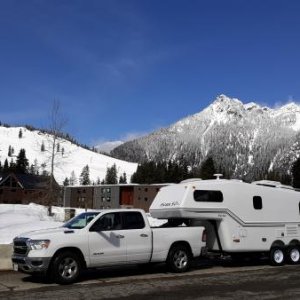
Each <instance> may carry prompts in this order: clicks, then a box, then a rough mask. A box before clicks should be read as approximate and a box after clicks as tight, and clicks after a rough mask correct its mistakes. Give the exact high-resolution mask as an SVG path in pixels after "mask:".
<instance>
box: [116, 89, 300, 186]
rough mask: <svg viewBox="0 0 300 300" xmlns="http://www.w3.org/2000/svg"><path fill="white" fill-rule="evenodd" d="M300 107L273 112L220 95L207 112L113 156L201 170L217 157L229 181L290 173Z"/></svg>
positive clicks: (299, 145)
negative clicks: (168, 163) (174, 162)
mask: <svg viewBox="0 0 300 300" xmlns="http://www.w3.org/2000/svg"><path fill="white" fill-rule="evenodd" d="M299 130H300V106H299V105H297V104H295V103H289V104H287V105H284V106H282V107H279V108H276V109H271V108H268V107H262V106H260V105H258V104H256V103H254V102H252V103H248V104H243V103H242V101H240V100H238V99H234V98H229V97H227V96H225V95H220V96H218V97H217V98H216V99H215V100H214V101H213V103H212V104H211V105H209V106H208V107H207V108H205V109H204V110H202V111H201V112H199V113H197V114H195V115H192V116H189V117H186V118H184V119H182V120H180V121H178V122H176V123H175V124H173V125H171V126H169V127H167V128H162V129H160V130H158V131H155V132H153V133H151V134H150V135H148V136H145V137H142V138H139V139H136V140H133V141H130V142H127V143H124V144H123V145H121V146H119V147H117V148H115V149H114V150H113V151H112V152H111V154H112V155H113V156H114V157H118V158H120V159H124V160H129V161H136V162H142V161H147V160H153V161H167V160H172V161H182V160H184V161H185V162H186V163H187V164H188V165H190V166H199V165H200V164H201V162H202V161H203V160H204V159H206V158H207V157H208V156H212V157H213V159H214V161H215V164H216V166H217V168H218V169H219V170H220V171H222V172H224V173H226V174H227V176H229V177H235V178H242V179H246V180H254V179H259V178H262V177H264V176H265V175H266V174H267V173H268V172H272V171H273V172H276V173H279V174H281V175H284V174H286V173H287V172H289V168H290V165H291V163H292V162H293V161H294V160H295V158H296V157H297V156H298V155H299V154H300V139H299V137H300V136H299Z"/></svg>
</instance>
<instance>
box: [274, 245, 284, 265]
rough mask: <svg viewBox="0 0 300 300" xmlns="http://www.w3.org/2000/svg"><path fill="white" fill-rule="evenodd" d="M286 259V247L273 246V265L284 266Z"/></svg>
mask: <svg viewBox="0 0 300 300" xmlns="http://www.w3.org/2000/svg"><path fill="white" fill-rule="evenodd" d="M285 259H286V255H285V252H284V249H283V248H282V247H272V248H271V251H270V261H271V264H272V265H273V266H282V265H283V264H284V261H285Z"/></svg>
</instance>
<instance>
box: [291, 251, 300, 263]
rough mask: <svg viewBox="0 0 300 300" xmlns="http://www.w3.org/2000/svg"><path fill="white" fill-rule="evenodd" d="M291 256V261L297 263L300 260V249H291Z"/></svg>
mask: <svg viewBox="0 0 300 300" xmlns="http://www.w3.org/2000/svg"><path fill="white" fill-rule="evenodd" d="M290 258H291V261H292V262H294V263H296V262H298V261H299V259H300V253H299V250H298V249H296V248H293V249H292V250H291V251H290Z"/></svg>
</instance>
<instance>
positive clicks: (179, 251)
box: [167, 245, 191, 273]
mask: <svg viewBox="0 0 300 300" xmlns="http://www.w3.org/2000/svg"><path fill="white" fill-rule="evenodd" d="M167 265H168V267H169V268H170V269H171V270H172V271H173V272H176V273H181V272H185V271H187V270H188V269H189V267H190V265H191V253H190V250H189V249H188V248H187V247H186V246H184V245H175V246H173V247H172V248H171V250H170V252H169V255H168V258H167Z"/></svg>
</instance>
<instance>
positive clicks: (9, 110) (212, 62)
mask: <svg viewBox="0 0 300 300" xmlns="http://www.w3.org/2000/svg"><path fill="white" fill-rule="evenodd" d="M299 16H300V1H298V0H288V1H286V0H282V1H278V0H259V1H257V0H251V1H246V0H235V1H233V0H226V1H224V0H207V1H201V0H198V1H193V0H189V1H185V0H147V1H146V0H136V1H132V0H117V1H115V0H106V1H105V0H99V1H97V0H95V1H92V0H80V1H79V0H77V1H76V0H72V1H71V0H68V1H65V0H35V1H34V0H26V1H23V0H18V1H15V0H6V1H4V0H0V99H1V109H0V121H1V122H6V123H10V124H30V125H34V126H38V127H46V126H47V125H48V115H49V111H50V107H51V103H52V102H53V99H54V98H55V99H58V100H59V101H60V103H61V108H62V111H63V112H64V113H65V115H66V116H67V118H68V124H67V126H66V127H65V131H66V132H68V133H70V134H71V135H72V136H74V137H75V138H76V139H77V140H79V142H81V143H85V144H88V145H93V144H96V143H99V142H100V141H107V140H119V139H126V138H128V137H129V136H131V137H132V136H135V135H139V134H145V133H149V132H151V131H153V130H156V129H158V128H159V127H162V126H167V125H169V124H171V123H174V122H176V121H177V120H179V119H180V118H183V117H185V116H187V115H190V114H194V113H196V112H199V111H200V110H202V109H203V108H205V107H206V106H207V105H209V104H210V103H211V102H212V101H213V100H214V99H215V97H216V96H217V95H219V94H226V95H228V96H230V97H236V98H239V99H241V100H243V101H244V102H250V101H255V102H258V103H260V104H264V105H269V106H275V105H276V104H278V103H281V104H283V103H286V102H288V101H289V100H290V99H294V101H296V102H297V100H298V99H299V100H300V90H299V88H300V80H299V79H300V17H299Z"/></svg>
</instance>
